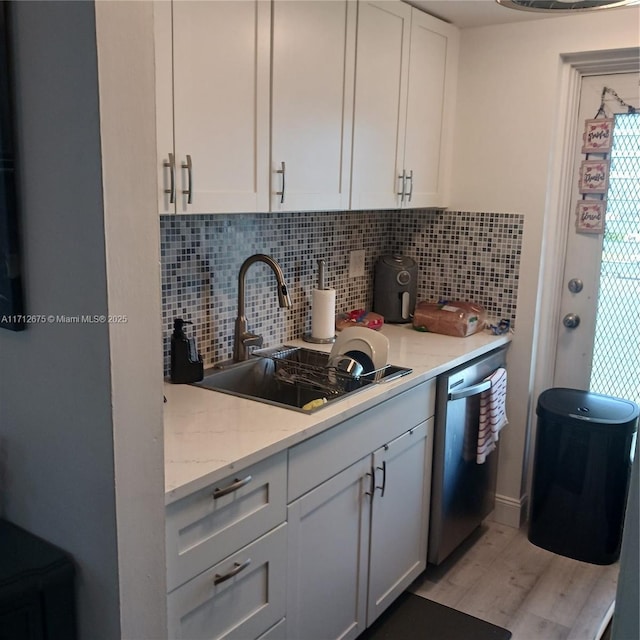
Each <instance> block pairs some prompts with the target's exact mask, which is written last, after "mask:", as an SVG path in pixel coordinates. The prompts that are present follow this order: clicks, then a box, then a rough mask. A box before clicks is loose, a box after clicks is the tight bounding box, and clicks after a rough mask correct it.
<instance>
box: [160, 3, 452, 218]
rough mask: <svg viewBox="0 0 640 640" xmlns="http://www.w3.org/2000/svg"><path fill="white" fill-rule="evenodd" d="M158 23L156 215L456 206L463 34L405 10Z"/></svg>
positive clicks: (233, 14)
mask: <svg viewBox="0 0 640 640" xmlns="http://www.w3.org/2000/svg"><path fill="white" fill-rule="evenodd" d="M154 12H155V39H156V101H157V140H158V167H157V168H158V184H159V194H158V206H159V212H160V213H236V212H249V213H250V212H260V211H323V210H346V209H349V208H352V209H367V208H371V209H386V208H390V209H396V208H399V207H443V206H446V204H447V202H446V197H447V191H448V185H449V167H450V164H451V162H450V149H451V111H452V108H453V104H454V100H455V95H454V94H455V80H456V73H455V69H456V65H457V48H458V35H457V30H456V28H455V27H451V26H450V25H447V24H445V23H443V22H441V21H440V20H437V19H435V18H432V17H431V16H428V15H427V14H425V13H422V12H420V11H418V10H416V9H414V8H412V7H411V6H409V5H408V4H406V3H404V2H400V0H359V2H358V1H357V0H332V1H330V2H329V1H327V0H304V1H301V0H273V1H272V2H270V1H268V0H243V1H240V0H201V1H198V0H195V1H194V0H173V1H172V2H168V1H157V2H154ZM356 43H357V44H356ZM354 101H355V102H354Z"/></svg>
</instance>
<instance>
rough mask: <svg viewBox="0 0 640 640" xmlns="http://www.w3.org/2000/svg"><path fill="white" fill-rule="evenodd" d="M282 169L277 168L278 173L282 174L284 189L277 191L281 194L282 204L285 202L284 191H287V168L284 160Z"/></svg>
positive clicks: (277, 193) (281, 164)
mask: <svg viewBox="0 0 640 640" xmlns="http://www.w3.org/2000/svg"><path fill="white" fill-rule="evenodd" d="M280 167H281V168H280V169H276V173H281V174H282V191H276V195H277V196H280V204H284V192H285V188H286V187H285V179H286V175H287V168H286V166H285V164H284V161H282V162H281V163H280Z"/></svg>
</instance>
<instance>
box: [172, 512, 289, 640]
mask: <svg viewBox="0 0 640 640" xmlns="http://www.w3.org/2000/svg"><path fill="white" fill-rule="evenodd" d="M286 527H287V525H286V524H282V525H280V526H279V527H278V528H277V529H274V530H273V531H271V532H269V533H267V534H266V535H264V536H262V537H261V538H258V540H256V541H255V542H252V543H251V544H249V545H247V546H246V547H244V548H243V549H241V550H240V551H238V552H237V553H235V554H233V555H232V556H230V557H228V558H226V559H225V560H223V561H222V562H220V563H218V564H217V565H215V566H213V567H211V568H210V569H208V570H207V571H205V572H204V573H202V574H200V575H199V576H196V577H195V578H193V580H190V581H189V582H187V583H186V584H184V585H182V586H181V587H180V588H179V589H176V590H175V591H173V592H172V593H170V594H169V597H168V604H167V610H168V621H169V637H170V638H173V639H175V640H195V639H196V638H198V639H206V640H223V639H224V640H247V638H258V637H259V636H260V634H262V633H264V632H266V631H267V630H269V631H271V628H272V627H273V626H274V625H275V624H276V623H277V622H278V621H279V620H282V618H284V613H285V576H286V555H287V529H286ZM234 574H235V575H234ZM227 576H229V577H228V578H226V577H227ZM225 578H226V579H225ZM267 637H270V636H268V635H267ZM273 637H274V638H275V637H277V635H276V633H275V630H274V635H273Z"/></svg>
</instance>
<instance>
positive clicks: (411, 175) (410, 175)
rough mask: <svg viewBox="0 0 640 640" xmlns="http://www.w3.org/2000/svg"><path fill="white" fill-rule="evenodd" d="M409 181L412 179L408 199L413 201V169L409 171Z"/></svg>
mask: <svg viewBox="0 0 640 640" xmlns="http://www.w3.org/2000/svg"><path fill="white" fill-rule="evenodd" d="M407 181H411V182H410V184H409V193H408V194H407V200H408V201H409V202H411V196H412V195H413V169H411V171H409V175H408V176H407Z"/></svg>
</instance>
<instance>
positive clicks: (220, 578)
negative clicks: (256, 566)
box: [213, 558, 251, 584]
mask: <svg viewBox="0 0 640 640" xmlns="http://www.w3.org/2000/svg"><path fill="white" fill-rule="evenodd" d="M250 564H251V558H247V559H246V560H245V561H244V562H242V563H240V562H234V563H233V569H231V571H228V572H227V573H225V574H224V575H220V574H219V573H216V575H215V576H214V577H213V584H220V583H221V582H226V581H227V580H229V579H231V578H233V576H237V575H238V574H239V573H240V572H241V571H244V570H245V569H246V568H247V567H248V566H249V565H250Z"/></svg>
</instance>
